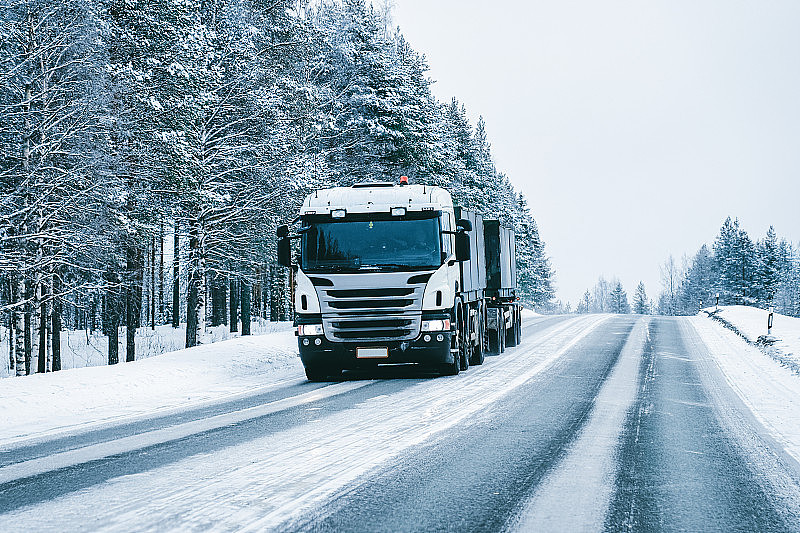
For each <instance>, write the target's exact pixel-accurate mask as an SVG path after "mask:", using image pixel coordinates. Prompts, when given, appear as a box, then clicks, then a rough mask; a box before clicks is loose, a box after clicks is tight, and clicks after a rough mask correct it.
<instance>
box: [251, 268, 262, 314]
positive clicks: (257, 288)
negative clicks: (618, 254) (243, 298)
mask: <svg viewBox="0 0 800 533" xmlns="http://www.w3.org/2000/svg"><path fill="white" fill-rule="evenodd" d="M263 278H264V275H263V273H262V271H261V267H260V266H259V267H256V282H255V285H254V286H253V296H254V297H255V302H253V307H254V308H255V310H256V315H257V316H259V317H262V318H263V316H264V300H263V298H262V293H263V292H264V290H263V288H262V283H261V282H262V280H263Z"/></svg>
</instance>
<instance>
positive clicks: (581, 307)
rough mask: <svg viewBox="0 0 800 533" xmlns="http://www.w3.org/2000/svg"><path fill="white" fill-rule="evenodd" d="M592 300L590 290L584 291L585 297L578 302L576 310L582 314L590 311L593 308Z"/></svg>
mask: <svg viewBox="0 0 800 533" xmlns="http://www.w3.org/2000/svg"><path fill="white" fill-rule="evenodd" d="M591 302H592V296H591V295H590V294H589V291H586V292H584V293H583V297H582V298H581V300H580V302H578V306H577V307H576V308H575V312H576V313H578V314H581V315H584V314H586V313H588V312H589V309H590V308H591Z"/></svg>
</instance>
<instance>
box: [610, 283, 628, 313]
mask: <svg viewBox="0 0 800 533" xmlns="http://www.w3.org/2000/svg"><path fill="white" fill-rule="evenodd" d="M609 312H611V313H616V314H627V313H630V312H631V306H630V304H629V303H628V294H627V293H626V292H625V290H624V289H623V288H622V283H621V282H619V281H617V282H616V283H615V284H614V288H613V289H611V292H610V293H609Z"/></svg>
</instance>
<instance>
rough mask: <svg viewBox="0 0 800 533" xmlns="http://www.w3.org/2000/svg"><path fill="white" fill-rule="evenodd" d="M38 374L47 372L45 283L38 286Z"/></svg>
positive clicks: (42, 282)
mask: <svg viewBox="0 0 800 533" xmlns="http://www.w3.org/2000/svg"><path fill="white" fill-rule="evenodd" d="M39 295H40V297H39V360H38V363H39V364H38V367H39V373H40V374H44V373H45V372H47V303H46V302H45V300H46V299H47V288H46V286H45V281H44V279H42V281H41V282H40V284H39Z"/></svg>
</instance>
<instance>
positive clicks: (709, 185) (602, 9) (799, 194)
mask: <svg viewBox="0 0 800 533" xmlns="http://www.w3.org/2000/svg"><path fill="white" fill-rule="evenodd" d="M394 4H395V9H394V18H395V23H396V24H398V25H399V26H400V27H401V30H402V31H403V33H404V34H405V36H406V38H407V39H408V40H409V41H410V42H411V44H412V46H413V47H414V48H415V49H417V50H418V51H420V52H422V53H424V54H425V55H426V57H427V59H428V62H429V64H430V67H431V70H430V76H431V77H432V78H433V79H434V80H436V84H435V85H434V86H433V91H434V93H435V94H436V95H437V96H438V97H439V98H440V99H442V100H445V101H449V99H450V97H451V96H456V97H458V99H459V100H461V101H462V102H464V103H465V104H466V106H467V108H468V110H469V112H470V114H471V116H472V118H473V119H476V118H477V116H478V115H479V114H482V115H483V116H484V118H485V120H486V122H487V130H488V133H489V138H490V141H491V142H492V150H493V152H494V155H495V159H496V162H497V165H498V168H499V169H500V170H501V171H503V172H506V173H507V174H508V175H509V176H510V178H511V180H512V182H513V183H514V185H515V186H516V187H517V188H518V189H520V190H522V191H523V192H524V193H525V194H526V196H527V197H528V201H529V204H530V206H531V209H532V212H533V215H534V217H535V218H536V220H537V222H538V224H539V230H540V232H541V234H542V237H543V239H544V240H545V241H546V243H547V252H548V253H549V255H550V256H551V258H552V261H553V265H554V267H555V269H556V284H557V289H558V297H559V298H561V299H563V300H569V301H570V302H572V304H573V306H574V304H575V303H576V301H577V300H578V299H579V298H580V295H582V294H583V291H584V290H585V289H587V288H589V287H591V286H592V285H594V283H595V282H596V280H597V277H598V276H599V275H604V276H606V278H611V277H613V276H618V277H619V278H620V279H621V280H622V282H623V285H624V286H625V289H626V290H627V291H628V294H629V297H630V296H632V294H633V292H634V289H635V286H636V284H637V283H638V281H639V280H640V279H641V280H643V281H644V282H645V285H646V288H647V292H648V295H649V296H650V297H651V298H654V297H656V296H657V294H658V292H660V278H659V265H660V264H661V263H662V262H663V261H664V259H665V258H666V257H667V256H668V255H669V254H670V253H671V254H673V255H675V256H676V259H679V258H680V257H681V256H682V255H683V254H694V252H695V251H696V250H697V248H699V247H700V245H701V244H702V243H703V242H707V243H709V244H711V242H712V241H713V239H714V237H715V236H716V234H717V232H718V230H719V228H720V226H721V225H722V222H723V221H724V219H725V217H726V216H728V215H731V216H738V217H739V219H740V220H741V222H742V224H743V225H744V227H745V229H746V230H747V231H748V233H749V234H750V235H751V237H753V238H760V237H761V236H763V234H764V233H765V232H766V230H767V228H768V226H769V225H770V224H773V225H775V228H776V231H777V233H778V235H779V236H785V237H787V238H789V239H790V240H793V241H795V242H797V241H798V240H800V1H797V0H786V1H774V0H752V1H741V0H717V1H710V0H691V1H687V0H684V1H681V0H678V1H675V0H606V1H603V2H597V1H590V0H586V1H577V0H557V1H554V0H529V1H511V0H494V1H492V2H484V1H478V0H395V1H394Z"/></svg>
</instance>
